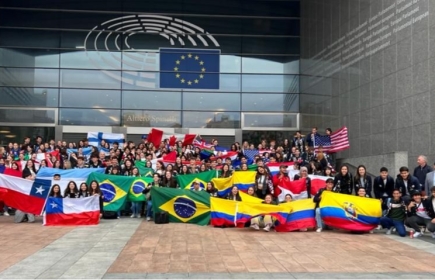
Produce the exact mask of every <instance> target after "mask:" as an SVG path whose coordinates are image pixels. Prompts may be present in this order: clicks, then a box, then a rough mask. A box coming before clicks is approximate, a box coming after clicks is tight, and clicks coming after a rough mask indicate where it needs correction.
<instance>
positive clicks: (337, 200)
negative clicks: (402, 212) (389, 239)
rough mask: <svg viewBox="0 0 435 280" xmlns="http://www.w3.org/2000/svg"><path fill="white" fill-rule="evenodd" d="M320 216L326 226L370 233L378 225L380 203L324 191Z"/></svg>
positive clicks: (380, 214) (380, 212)
mask: <svg viewBox="0 0 435 280" xmlns="http://www.w3.org/2000/svg"><path fill="white" fill-rule="evenodd" d="M320 214H321V216H322V220H323V222H324V223H325V224H326V225H328V226H331V227H335V228H340V229H344V230H351V231H370V230H372V229H374V228H375V227H376V226H377V225H378V224H379V220H380V218H381V216H382V209H381V202H380V201H379V200H377V199H372V198H366V197H359V196H354V195H346V194H339V193H333V192H328V191H326V192H323V193H322V200H321V201H320Z"/></svg>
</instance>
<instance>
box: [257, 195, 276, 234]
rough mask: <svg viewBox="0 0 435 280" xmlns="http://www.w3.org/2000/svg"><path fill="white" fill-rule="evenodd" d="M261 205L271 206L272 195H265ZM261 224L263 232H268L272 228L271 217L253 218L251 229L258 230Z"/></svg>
mask: <svg viewBox="0 0 435 280" xmlns="http://www.w3.org/2000/svg"><path fill="white" fill-rule="evenodd" d="M262 203H263V204H271V205H273V204H274V202H273V197H272V195H270V194H268V195H266V197H265V198H264V201H263V202H262ZM261 223H263V224H264V228H263V230H264V231H270V229H271V228H272V226H273V219H272V216H270V215H265V216H262V217H255V218H252V219H251V227H252V228H253V229H255V230H260V225H261Z"/></svg>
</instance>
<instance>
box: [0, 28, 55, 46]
mask: <svg viewBox="0 0 435 280" xmlns="http://www.w3.org/2000/svg"><path fill="white" fill-rule="evenodd" d="M59 36H60V32H59V31H53V30H22V29H0V46H7V47H26V48H59Z"/></svg>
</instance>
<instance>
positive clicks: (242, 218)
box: [236, 202, 292, 225]
mask: <svg viewBox="0 0 435 280" xmlns="http://www.w3.org/2000/svg"><path fill="white" fill-rule="evenodd" d="M291 212H292V206H291V204H290V203H284V204H279V205H273V204H264V203H250V202H239V203H238V204H237V213H236V223H237V225H243V224H245V223H246V222H248V221H250V220H251V219H252V218H255V217H257V216H264V215H270V216H272V217H275V219H276V220H277V221H279V222H280V223H286V221H287V220H288V216H289V214H290V213H291Z"/></svg>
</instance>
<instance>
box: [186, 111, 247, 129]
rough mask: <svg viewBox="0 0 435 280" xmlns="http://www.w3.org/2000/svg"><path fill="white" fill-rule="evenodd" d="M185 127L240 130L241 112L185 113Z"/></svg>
mask: <svg viewBox="0 0 435 280" xmlns="http://www.w3.org/2000/svg"><path fill="white" fill-rule="evenodd" d="M183 127H190V128H240V113H239V112H186V111H185V112H183Z"/></svg>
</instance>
